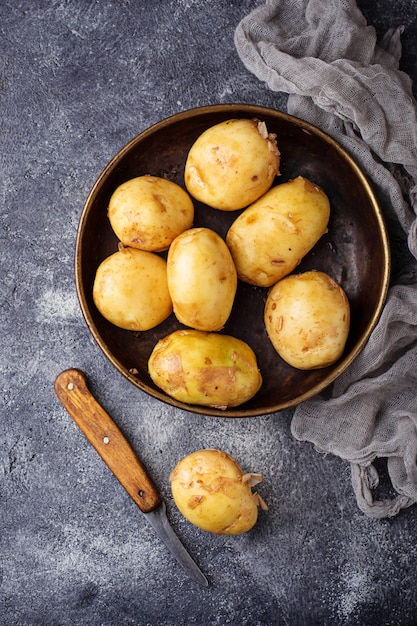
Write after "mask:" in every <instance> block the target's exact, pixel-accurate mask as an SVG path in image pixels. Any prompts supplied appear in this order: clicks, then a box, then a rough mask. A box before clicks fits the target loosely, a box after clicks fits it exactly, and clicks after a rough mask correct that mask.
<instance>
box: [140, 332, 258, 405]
mask: <svg viewBox="0 0 417 626" xmlns="http://www.w3.org/2000/svg"><path fill="white" fill-rule="evenodd" d="M148 368H149V374H150V376H151V378H152V380H153V381H154V383H155V384H156V385H157V386H158V387H160V388H161V389H162V390H163V391H165V393H167V394H168V395H169V396H171V397H172V398H175V399H176V400H179V401H180V402H185V403H187V404H198V405H203V406H212V407H216V408H220V409H227V407H233V406H238V405H240V404H243V403H244V402H246V401H247V400H249V399H250V398H252V397H253V396H254V395H255V394H256V392H257V391H258V390H259V388H260V386H261V384H262V377H261V374H260V372H259V369H258V365H257V361H256V356H255V354H254V352H253V350H252V349H251V348H250V347H249V346H248V345H247V344H246V343H245V342H244V341H241V340H240V339H237V338H235V337H231V336H229V335H220V334H218V333H207V332H203V331H199V330H177V331H175V332H173V333H171V334H170V335H168V336H166V337H164V338H163V339H160V340H159V341H158V343H157V344H156V346H155V348H154V349H153V352H152V354H151V356H150V358H149V362H148Z"/></svg>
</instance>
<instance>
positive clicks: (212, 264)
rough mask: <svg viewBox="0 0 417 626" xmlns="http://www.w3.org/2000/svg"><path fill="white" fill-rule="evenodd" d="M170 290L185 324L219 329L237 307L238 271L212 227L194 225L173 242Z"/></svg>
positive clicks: (169, 260) (169, 272) (173, 301)
mask: <svg viewBox="0 0 417 626" xmlns="http://www.w3.org/2000/svg"><path fill="white" fill-rule="evenodd" d="M167 272H168V289H169V292H170V294H171V298H172V303H173V307H174V313H175V315H176V317H177V319H178V320H179V321H180V322H181V323H182V324H184V325H185V326H190V327H191V328H194V329H197V330H207V331H216V330H220V329H221V328H223V326H224V325H225V323H226V321H227V319H228V317H229V315H230V313H231V310H232V306H233V302H234V299H235V294H236V288H237V273H236V268H235V265H234V263H233V259H232V256H231V254H230V251H229V249H228V247H227V245H226V243H225V242H224V240H223V239H222V238H221V237H220V236H219V235H218V234H217V233H215V232H214V231H213V230H211V229H209V228H191V229H189V230H187V231H185V232H184V233H182V234H181V235H179V236H178V237H177V238H176V239H175V240H174V241H173V242H172V244H171V247H170V249H169V252H168V258H167Z"/></svg>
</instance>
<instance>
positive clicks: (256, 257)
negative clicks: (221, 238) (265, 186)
mask: <svg viewBox="0 0 417 626" xmlns="http://www.w3.org/2000/svg"><path fill="white" fill-rule="evenodd" d="M329 215H330V203H329V200H328V198H327V196H326V194H325V193H324V191H322V190H321V189H320V188H319V187H317V186H316V185H314V183H312V182H310V181H308V180H306V179H305V178H303V177H301V176H299V177H298V178H295V179H294V180H291V181H289V182H286V183H282V184H280V185H277V186H276V187H273V188H272V189H270V190H269V191H268V192H267V193H266V194H265V195H264V196H262V198H260V199H259V200H257V202H255V203H254V204H252V205H251V206H250V207H248V208H247V209H246V210H245V211H243V213H241V214H240V215H239V217H238V218H237V219H236V220H235V221H234V222H233V223H232V225H231V227H230V229H229V231H228V233H227V236H226V243H227V245H228V246H229V249H230V251H231V253H232V256H233V260H234V262H235V265H236V269H237V272H238V276H239V278H240V279H241V280H243V281H245V282H247V283H250V284H252V285H258V286H260V287H270V286H271V285H273V284H274V283H276V282H277V281H278V280H280V279H281V278H283V277H284V276H286V275H287V274H289V273H290V272H292V271H293V269H294V268H295V267H296V266H297V265H298V263H299V262H300V261H301V259H302V258H303V257H304V256H305V255H306V254H307V252H309V251H310V250H311V248H312V247H313V246H314V245H315V244H316V243H317V241H318V240H319V239H320V237H321V236H322V235H323V234H324V233H325V232H327V224H328V221H329Z"/></svg>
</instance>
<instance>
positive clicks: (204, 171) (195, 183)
mask: <svg viewBox="0 0 417 626" xmlns="http://www.w3.org/2000/svg"><path fill="white" fill-rule="evenodd" d="M279 164H280V154H279V151H278V148H277V145H276V139H275V135H272V134H269V133H268V131H267V128H266V124H265V122H260V121H259V120H248V119H231V120H227V121H225V122H221V123H219V124H216V125H215V126H211V127H210V128H208V129H207V130H206V131H204V132H203V133H202V134H201V135H200V136H199V137H198V139H197V140H196V141H195V143H194V144H193V145H192V147H191V149H190V151H189V153H188V157H187V161H186V164H185V172H184V179H185V185H186V187H187V189H188V191H189V193H190V194H191V195H192V196H193V197H194V198H196V199H197V200H200V202H204V203H205V204H208V205H209V206H210V207H213V208H215V209H221V210H223V211H234V210H236V209H242V208H243V207H246V206H248V205H249V204H251V203H252V202H254V201H255V200H256V199H257V198H259V197H260V196H261V195H262V194H264V193H265V192H266V191H267V190H268V189H269V188H270V187H271V185H272V182H273V180H274V178H275V176H277V174H279Z"/></svg>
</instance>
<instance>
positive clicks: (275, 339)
mask: <svg viewBox="0 0 417 626" xmlns="http://www.w3.org/2000/svg"><path fill="white" fill-rule="evenodd" d="M264 319H265V326H266V330H267V333H268V336H269V338H270V340H271V342H272V344H273V346H274V348H275V349H276V351H277V352H278V354H279V355H280V356H281V357H282V358H283V359H284V361H286V362H287V363H289V365H292V366H293V367H296V368H298V369H302V370H309V369H318V368H322V367H327V366H328V365H332V364H333V363H335V362H336V361H337V360H338V359H339V358H340V357H341V356H342V354H343V350H344V347H345V344H346V341H347V338H348V334H349V327H350V306H349V301H348V298H347V296H346V294H345V292H344V290H343V289H342V287H341V286H340V285H338V284H337V283H336V282H335V281H334V280H333V278H331V277H330V276H328V274H326V273H325V272H319V271H315V270H311V271H308V272H304V273H302V274H293V275H291V276H287V277H286V278H283V279H282V280H280V281H278V282H277V283H276V285H274V286H273V287H272V289H271V290H270V292H269V295H268V298H267V301H266V305H265V316H264Z"/></svg>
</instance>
